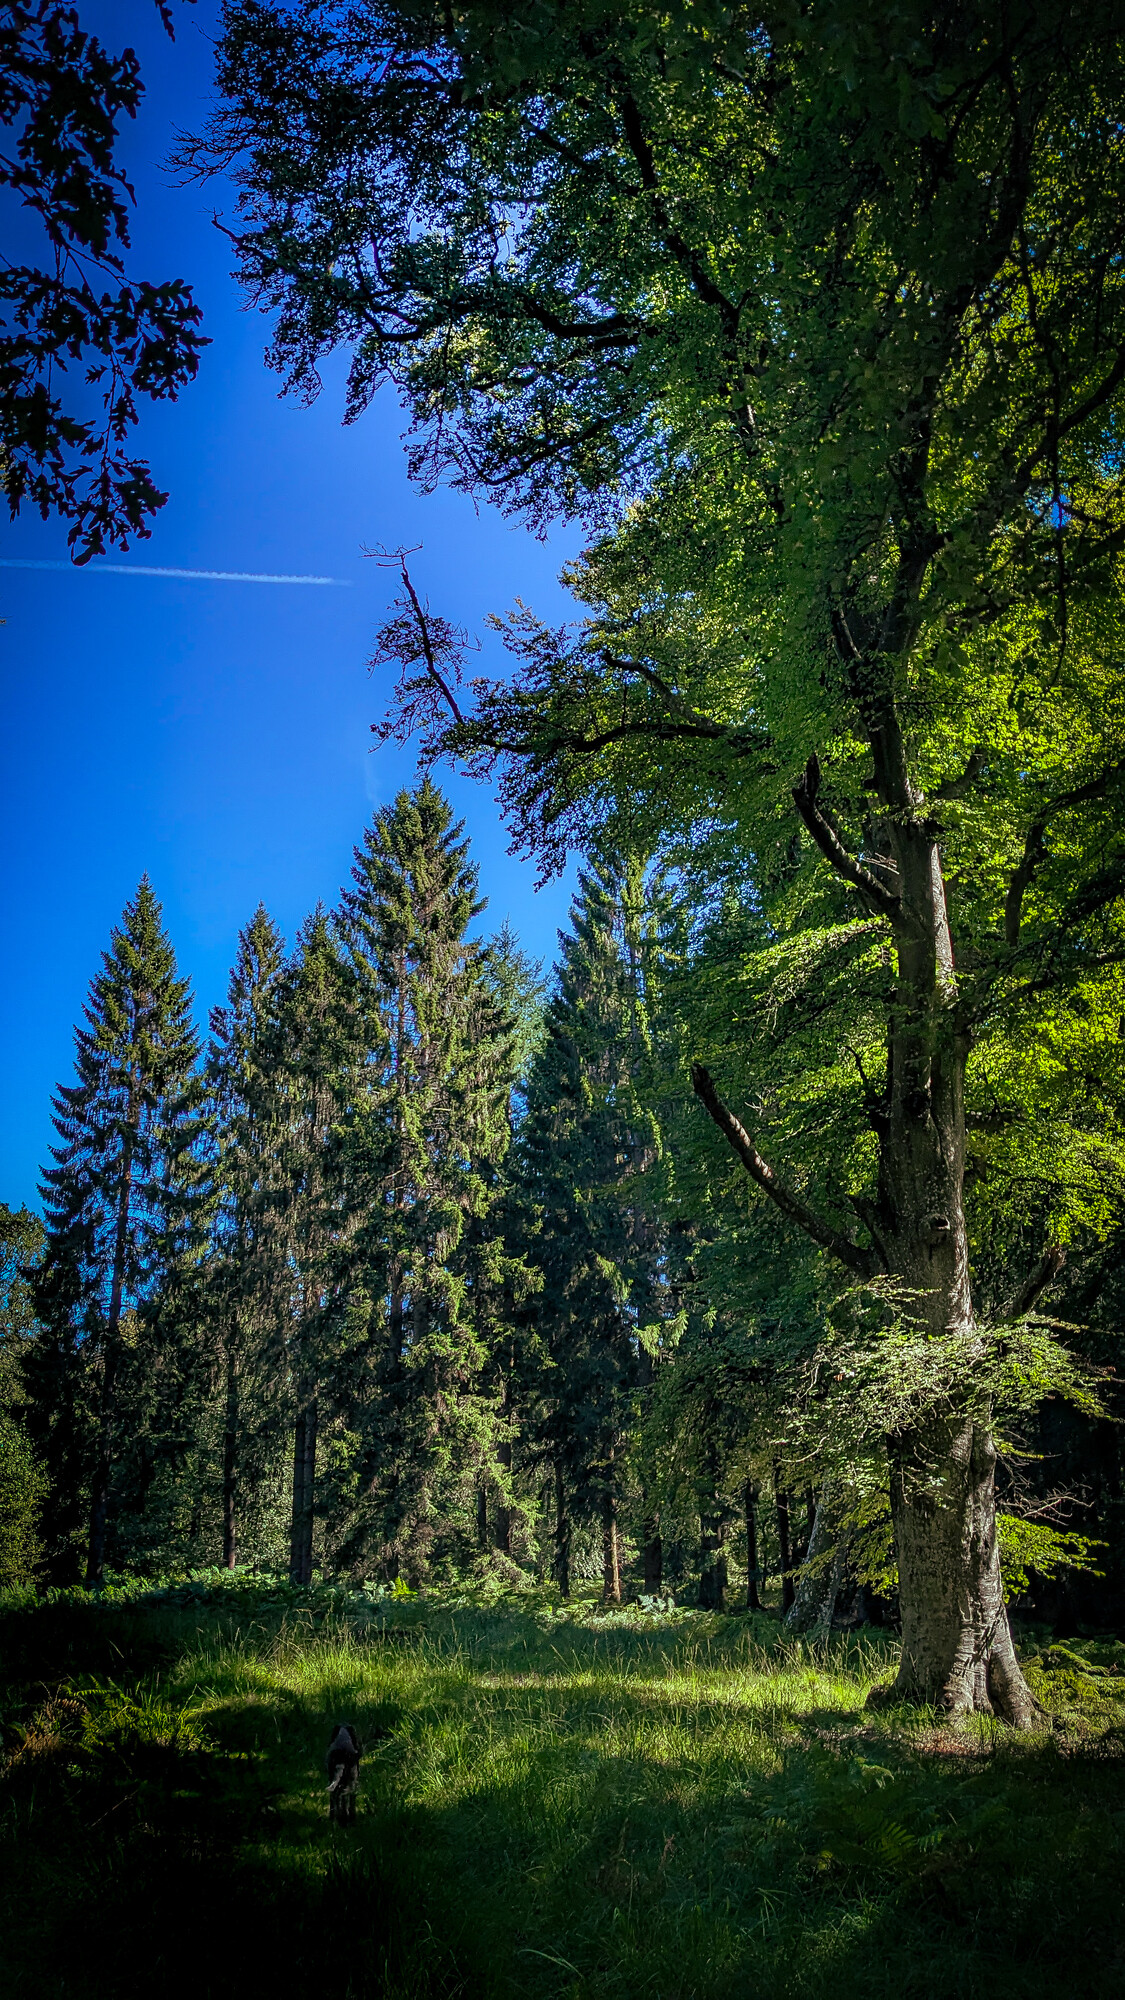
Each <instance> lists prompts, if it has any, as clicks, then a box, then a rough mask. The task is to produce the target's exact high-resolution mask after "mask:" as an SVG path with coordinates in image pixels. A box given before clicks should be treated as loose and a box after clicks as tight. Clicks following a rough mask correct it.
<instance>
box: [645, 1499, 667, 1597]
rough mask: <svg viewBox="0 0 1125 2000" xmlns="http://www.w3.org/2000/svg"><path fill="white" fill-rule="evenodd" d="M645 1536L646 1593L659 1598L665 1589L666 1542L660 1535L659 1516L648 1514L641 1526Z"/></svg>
mask: <svg viewBox="0 0 1125 2000" xmlns="http://www.w3.org/2000/svg"><path fill="white" fill-rule="evenodd" d="M641 1533H642V1535H643V1536H644V1549H643V1560H644V1577H645V1593H646V1595H648V1596H650V1597H655V1596H658V1595H659V1593H660V1591H662V1590H663V1588H664V1542H663V1539H662V1537H661V1533H660V1516H659V1514H657V1513H655V1512H653V1513H646V1514H645V1516H644V1519H643V1522H642V1526H641Z"/></svg>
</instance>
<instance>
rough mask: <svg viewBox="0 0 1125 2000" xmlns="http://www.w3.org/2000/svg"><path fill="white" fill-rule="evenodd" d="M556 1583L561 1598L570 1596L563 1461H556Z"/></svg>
mask: <svg viewBox="0 0 1125 2000" xmlns="http://www.w3.org/2000/svg"><path fill="white" fill-rule="evenodd" d="M555 1582H556V1583H557V1584H558V1587H559V1595H560V1596H561V1597H569V1596H570V1510H569V1508H568V1506H567V1503H566V1482H565V1480H564V1479H563V1469H562V1461H561V1459H556V1460H555Z"/></svg>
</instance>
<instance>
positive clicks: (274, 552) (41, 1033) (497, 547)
mask: <svg viewBox="0 0 1125 2000" xmlns="http://www.w3.org/2000/svg"><path fill="white" fill-rule="evenodd" d="M176 13H177V40H176V42H175V44H174V45H172V44H170V43H168V41H167V40H166V38H165V37H164V35H163V34H162V32H161V31H160V28H159V25H158V22H157V17H156V10H155V8H154V7H153V6H152V4H151V0H115V4H113V5H101V4H99V5H92V4H90V0H82V4H81V18H82V20H83V22H84V24H85V25H86V26H88V27H89V28H91V29H93V31H94V32H96V33H97V34H99V36H100V37H101V39H102V40H103V41H105V42H106V44H107V45H109V46H112V47H114V48H118V47H121V46H124V45H125V44H126V43H132V45H133V46H134V47H135V48H136V49H137V51H138V54H139V55H140V58H141V63H142V73H143V75H144V78H145V82H146V90H147V95H146V101H145V104H144V106H143V107H142V110H141V114H140V116H139V118H138V119H137V121H136V123H135V124H132V125H129V126H128V127H127V129H126V130H125V132H124V133H123V135H122V145H121V152H120V157H121V158H122V160H123V162H124V164H125V165H126V167H127V169H128V171H129V173H130V175H131V178H132V179H133V181H134V185H135V187H136V192H137V210H136V215H135V219H134V228H133V252H132V255H131V259H130V263H131V268H132V270H133V271H134V273H136V274H137V275H143V276H146V277H152V278H154V279H156V278H162V277H166V276H180V277H183V278H185V279H187V280H188V281H189V282H190V283H191V285H192V286H193V288H194V290H195V293H196V297H197V298H198V300H199V302H200V303H201V305H202V307H203V310H204V331H205V332H206V333H207V334H209V335H210V338H211V341H212V345H211V346H210V347H209V348H208V349H207V350H206V352H205V355H204V358H203V364H202V367H201V369H200V374H199V377H198V379H197V381H196V382H195V384H194V386H193V387H192V388H190V389H188V390H187V391H186V392H185V393H184V395H183V396H182V397H181V398H180V400H179V402H178V403H175V404H170V405H167V406H160V405H155V406H150V407H149V408H146V409H145V410H144V412H143V415H142V423H141V427H140V447H141V450H142V451H143V453H144V454H145V455H146V456H147V457H148V458H149V460H150V462H151V464H152V468H153V472H154V476H155V478H156V481H157V484H158V485H159V486H160V487H161V488H163V489H164V490H166V491H168V492H169V493H170V496H171V497H170V499H169V501H168V504H167V506H166V507H165V508H164V509H163V510H162V512H161V513H160V514H159V515H158V516H157V517H156V521H155V524H154V528H153V533H152V537H151V539H150V540H149V541H147V542H142V543H137V544H135V545H134V546H133V547H132V549H131V550H130V551H129V553H128V554H127V555H120V554H117V553H114V554H113V555H112V557H109V558H107V560H112V561H114V562H116V563H125V564H137V565H162V566H168V567H182V568H191V569H195V568H200V569H210V570H251V571H270V572H283V573H292V572H300V573H302V574H305V573H310V572H311V573H314V574H319V575H330V576H334V577H339V578H342V579H344V580H345V582H346V583H347V585H348V586H349V587H348V588H344V589H323V588H314V587H299V586H283V585H262V584H249V583H219V582H201V581H190V582H189V581H185V580H176V579H172V578H164V577H140V576H123V575H118V574H114V573H106V574H101V575H98V574H95V573H94V567H93V566H92V567H91V568H90V569H86V570H82V571H62V570H33V569H28V570H22V569H17V568H4V569H2V570H0V618H3V620H4V627H3V629H2V630H0V663H2V673H0V701H2V704H3V711H2V721H0V730H2V735H0V741H2V744H3V749H2V752H0V755H2V758H3V765H2V768H0V788H2V789H0V812H2V814H3V830H2V838H3V852H4V857H5V868H4V883H5V909H4V919H3V925H2V928H0V940H2V949H3V954H4V964H3V967H2V971H0V1050H2V1051H3V1065H4V1079H3V1099H4V1114H5V1115H4V1118H3V1129H2V1136H0V1200H6V1201H9V1202H12V1203H16V1204H18V1203H19V1202H20V1201H23V1200H26V1201H29V1202H32V1203H34V1202H35V1201H36V1182H37V1178H38V1170H39V1167H40V1165H41V1164H42V1162H43V1161H44V1159H45V1158H46V1154H47V1148H48V1146H49V1144H50V1142H51V1137H52V1133H51V1126H50V1103H49V1100H50V1095H51V1092H52V1090H53V1089H54V1087H55V1086H56V1084H57V1083H59V1082H61V1081H67V1080H69V1077H70V1074H71V1065H72V1050H73V1039H72V1037H73V1025H74V1022H75V1020H76V1019H77V1018H78V1016H79V1014H80V1012H81V1008H82V1003H83V1000H84V997H85V993H86V989H87V986H88V983H89V979H90V976H91V974H92V973H93V971H94V970H95V969H96V967H97V964H98V961H99V954H100V952H101V950H102V948H103V946H104V945H105V943H106V941H107V939H108V936H109V931H110V927H111V925H112V924H113V923H114V922H115V921H116V919H117V917H118V916H119V914H120V911H121V908H122V905H123V904H124V902H125V900H126V898H127V897H128V896H129V895H131V893H132V891H133V890H134V889H135V887H136V884H137V881H138V879H139V877H140V876H141V874H142V872H143V871H144V870H146V869H147V870H148V872H149V874H150V875H151V877H152V880H153V883H154V886H155V888H156V892H157V894H158V896H159V897H160V899H161V901H162V903H163V905H164V911H165V917H166V920H167V923H168V926H169V929H170V931H171V934H172V938H173V940H174V943H175V946H176V950H177V952H178V954H179V959H180V963H181V966H182V968H183V969H184V970H185V971H186V972H188V973H189V974H190V976H191V979H192V982H193V985H194V989H195V993H196V998H197V1005H198V1012H199V1019H200V1022H201V1024H202V1023H204V1022H205V1020H206V1010H207V1008H208V1007H209V1006H211V1005H212V1004H213V1003H214V1002H215V1001H216V1000H217V999H219V998H220V997H221V995H222V992H223V990H224V988H225V984H226V977H227V970H228V967H229V963H230V960H231V957H232V955H233V951H234V945H235V939H236V935H237V932H238V930H239V928H240V926H241V925H242V924H243V923H245V922H246V920H247V919H248V917H249V916H250V915H251V913H252V912H253V910H254V908H255V906H256V905H257V903H258V901H259V899H261V900H264V901H265V903H266V906H267V908H268V909H269V910H270V911H271V912H272V914H273V916H274V917H275V918H276V920H277V921H278V923H279V924H280V925H281V926H282V928H283V930H284V931H285V933H286V935H287V936H288V937H290V938H291V937H292V936H293V934H294V932H295V931H296V929H297V926H298V924H299V923H300V921H301V919H302V917H303V916H304V915H305V913H306V911H308V910H309V909H310V908H311V907H312V905H313V904H314V903H316V902H317V900H318V899H323V900H324V901H326V902H331V901H333V900H334V899H335V897H336V894H337V892H338V890H339V887H340V885H341V883H342V882H343V881H344V880H345V878H346V875H347V871H348V866H349V862H350V856H351V850H352V848H353V846H354V845H355V843H356V841H357V840H358V839H359V836H360V834H361V832H362V829H363V826H364V824H365V822H366V820H367V818H368V817H369V816H370V814H371V812H372V811H373V810H374V809H375V808H376V807H377V806H378V805H380V804H382V803H384V802H385V801H387V800H389V799H390V798H391V797H393V795H394V793H395V792H396V791H397V790H398V789H399V787H400V786H402V785H403V784H407V783H410V782H411V781H412V779H413V776H414V759H413V755H412V753H411V751H410V750H409V749H406V750H399V749H397V748H394V747H389V748H383V749H380V750H377V751H376V752H375V753H374V754H372V753H371V749H370V744H371V740H372V739H371V736H370V732H369V725H370V723H371V721H372V719H373V718H374V717H375V716H376V715H377V714H378V713H379V712H380V709H381V706H382V692H381V689H380V686H379V685H378V684H377V683H376V682H374V681H373V680H372V679H371V678H370V677H369V675H368V673H367V669H366V664H365V663H366V660H367V657H368V654H369V652H370V650H371V639H372V635H373V633H374V631H375V629H376V627H377V626H378V624H379V622H380V620H381V617H382V614H383V611H384V608H385V605H386V601H387V598H388V595H389V594H391V589H390V585H389V584H388V579H387V576H386V574H385V573H384V572H382V571H380V570H379V569H377V568H376V566H375V564H373V563H372V562H370V561H365V560H364V558H363V555H362V550H363V548H364V547H374V546H376V545H378V544H380V543H383V544H387V545H389V546H395V545H397V544H405V545H408V546H409V545H411V544H414V543H417V542H421V543H422V544H423V548H422V552H421V553H420V554H419V555H418V556H417V557H415V558H414V559H413V565H412V567H413V570H414V574H415V577H416V580H417V582H418V583H419V584H420V585H421V586H422V587H424V589H425V590H426V592H427V593H428V595H429V597H430V599H431V602H432V603H433V604H434V606H435V608H440V609H441V610H442V611H443V612H444V613H445V614H446V615H447V616H449V617H451V618H454V619H456V620H458V621H459V622H461V623H463V624H465V625H467V626H468V627H469V628H470V629H477V630H479V629H480V627H481V624H482V621H483V618H484V616H485V614H486V613H487V612H488V611H493V610H495V611H499V610H504V609H505V608H506V607H507V606H508V605H510V604H511V602H512V600H513V598H514V597H515V596H516V595H517V594H518V595H520V596H522V597H523V598H524V599H525V600H526V601H528V602H529V603H531V604H532V605H533V606H534V607H535V609H536V610H538V611H540V612H541V613H543V614H544V615H545V616H547V617H548V618H550V619H553V620H558V619H561V618H562V617H565V616H567V615H568V613H569V611H570V610H571V608H572V607H571V606H570V604H569V600H568V599H567V598H566V597H565V594H564V593H563V592H562V591H561V589H560V587H559V585H558V582H557V572H558V569H559V567H560V564H561V563H562V561H563V560H564V559H565V557H566V556H567V555H568V554H569V553H570V552H571V551H572V550H573V549H574V548H575V547H577V545H578V541H577V534H576V533H572V534H560V535H558V536H556V537H555V538H554V539H553V540H552V541H550V542H549V543H547V544H544V543H541V542H539V541H537V540H536V539H534V538H533V537H532V536H530V535H529V534H528V533H527V532H526V531H524V530H523V529H521V528H519V527H514V526H512V525H511V524H510V523H507V522H505V521H504V520H503V519H502V518H501V517H500V516H499V515H498V514H497V513H496V512H495V511H493V510H491V509H486V508H484V507H482V508H481V511H480V512H479V514H478V513H477V512H476V511H475V509H474V507H473V505H472V503H471V502H470V501H468V500H466V499H464V498H463V497H461V496H459V495H455V494H452V493H448V492H441V493H438V494H435V495H432V496H429V497H424V496H421V495H419V494H418V493H416V492H415V491H413V490H412V489H411V488H410V487H409V485H408V483H407V479H406V471H405V456H404V452H403V446H402V443H401V432H402V429H403V418H402V415H401V412H400V410H399V408H398V405H397V402H396V400H395V398H394V395H393V393H392V392H390V391H386V392H384V393H383V394H382V395H381V396H380V397H379V398H378V399H377V401H376V403H375V405H374V406H373V408H372V409H371V410H370V411H369V413H368V414H367V416H366V417H365V418H364V419H363V420H362V421H361V422H360V423H358V424H355V425H353V426H351V427H350V428H348V429H345V428H344V427H343V426H342V425H341V422H340V412H341V408H342V393H341V380H342V369H341V368H332V369H329V370H328V371H327V372H326V377H325V389H324V393H323V395H322V396H321V398H320V400H319V402H317V403H316V404H314V405H313V406H312V408H311V409H304V408H302V407H300V405H298V404H295V403H289V402H282V401H279V399H278V395H277V390H278V382H277V378H276V377H275V376H273V375H271V374H270V373H269V372H268V371H267V370H266V369H265V367H264V366H263V362H262V353H263V348H264V346H265V344H266V339H267V334H268V329H267V323H266V322H265V321H264V320H263V319H261V318H260V317H258V316H257V315H255V314H253V313H251V312H248V311H247V310H246V309H245V307H244V305H243V302H242V299H241V295H240V294H239V292H238V289H237V287H236V286H235V284H234V282H233V280H232V279H231V278H230V276H229V268H230V263H231V257H230V252H229V246H227V245H226V243H225V239H224V238H223V237H222V236H221V235H220V234H219V233H218V231H217V230H215V229H214V228H213V227H212V223H211V215H212V212H213V209H214V208H215V207H216V206H219V207H221V206H222V205H223V195H222V193H221V191H216V190H214V189H199V188H195V187H188V188H177V187H176V186H175V184H174V182H173V181H172V180H171V178H170V177H169V176H167V175H166V174H165V173H164V172H163V171H162V168H161V162H162V161H163V159H164V158H165V156H166V154H167V151H168V148H169V146H170V144H171V142H172V138H173V132H174V128H175V127H177V126H179V127H189V128H190V127H192V126H194V125H196V124H198V123H200V122H202V118H203V116H204V113H205V110H206V103H207V97H208V92H209V88H210V50H209V47H208V41H207V36H208V34H209V33H210V32H213V28H214V21H215V14H216V9H215V8H214V6H213V5H212V4H211V0H200V4H199V5H197V6H195V7H190V8H189V7H183V6H181V7H178V8H177V10H176ZM226 205H227V208H228V211H229V208H230V205H231V204H230V202H229V200H228V201H227V204H226ZM65 554H66V529H65V526H64V525H63V524H61V523H59V522H50V523H46V524H44V523H42V522H40V521H39V520H38V518H37V517H36V516H33V515H30V514H26V513H25V514H24V515H23V516H22V517H21V519H20V520H19V521H17V522H16V523H14V524H11V525H9V524H8V522H7V520H6V517H5V518H4V519H3V522H2V525H0V556H3V557H4V558H5V559H6V560H7V561H11V560H12V559H15V558H23V559H27V560H30V561H50V560H52V559H57V558H60V557H64V556H65ZM487 657H488V655H487V647H486V654H485V659H486V661H487ZM438 777H439V782H441V783H443V784H444V785H445V787H446V789H447V790H448V792H449V793H450V796H451V797H452V799H453V801H454V803H455V806H456V808H457V811H458V812H459V813H460V814H461V815H463V816H464V819H465V821H466V825H467V829H468V831H469V833H470V835H471V837H472V843H473V854H474V857H475V859H476V860H477V862H478V864H479V866H480V872H481V885H482V889H483V891H484V893H485V894H486V895H487V896H488V898H489V909H488V912H487V914H486V917H485V918H484V920H483V922H484V925H485V927H487V928H490V929H491V928H492V927H493V926H496V927H498V926H499V924H500V923H501V922H502V921H503V920H504V919H505V918H508V919H509V920H510V921H511V923H512V926H513V928H514V929H515V930H516V931H517V932H518V933H519V935H520V937H521V939H522V940H523V942H524V943H525V945H526V946H527V948H528V949H529V950H530V951H531V952H532V953H533V954H534V955H535V956H536V957H539V958H543V959H546V960H550V959H551V958H552V957H553V955H554V950H555V941H556V932H557V929H558V927H559V925H560V924H561V923H563V922H564V921H565V917H566V908H567V902H568V896H569V889H568V885H567V884H565V883H552V884H551V885H550V886H549V887H548V888H547V889H545V890H543V891H541V892H540V893H539V894H537V895H536V894H535V893H534V872H535V871H534V867H533V865H532V864H530V863H528V862H522V861H518V860H515V859H513V858H512V857H510V856H509V855H508V854H507V852H506V849H507V844H508V842H507V835H506V833H505V830H504V828H503V826H502V825H501V823H500V820H499V815H498V813H497V810H496V807H495V804H494V802H493V800H492V798H491V796H490V794H489V793H488V791H486V790H485V789H483V788H481V787H478V786H474V785H471V784H469V783H468V782H467V781H465V780H463V779H461V778H460V777H458V776H456V775H455V774H452V773H449V772H439V774H438Z"/></svg>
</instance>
